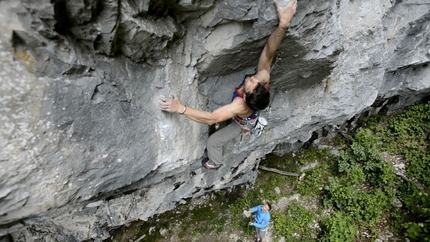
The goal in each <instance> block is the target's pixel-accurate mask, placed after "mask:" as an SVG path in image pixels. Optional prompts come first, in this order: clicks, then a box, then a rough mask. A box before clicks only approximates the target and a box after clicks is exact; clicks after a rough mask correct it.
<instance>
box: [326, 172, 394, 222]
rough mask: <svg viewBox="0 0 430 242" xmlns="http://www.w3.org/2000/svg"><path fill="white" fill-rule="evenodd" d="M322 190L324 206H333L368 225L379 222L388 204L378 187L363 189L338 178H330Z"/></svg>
mask: <svg viewBox="0 0 430 242" xmlns="http://www.w3.org/2000/svg"><path fill="white" fill-rule="evenodd" d="M324 190H325V194H324V197H323V204H324V206H325V207H326V208H331V207H335V208H337V209H339V210H340V211H342V212H344V213H345V214H348V215H349V216H351V217H352V218H354V220H356V221H363V222H364V223H367V224H369V225H373V224H375V223H377V222H379V221H380V218H381V214H382V212H383V211H384V209H386V208H387V206H388V199H387V197H386V196H385V194H384V193H383V192H382V191H380V190H379V189H373V190H369V191H363V190H361V189H357V187H356V186H351V185H349V184H347V183H345V182H341V181H340V180H339V179H338V178H330V179H329V183H328V184H327V185H326V186H325V187H324Z"/></svg>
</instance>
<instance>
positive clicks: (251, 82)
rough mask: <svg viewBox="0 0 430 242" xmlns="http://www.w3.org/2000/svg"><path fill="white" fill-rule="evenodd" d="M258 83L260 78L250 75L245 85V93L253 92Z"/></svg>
mask: <svg viewBox="0 0 430 242" xmlns="http://www.w3.org/2000/svg"><path fill="white" fill-rule="evenodd" d="M257 85H258V80H257V79H256V78H255V77H254V76H251V77H248V78H247V79H246V80H245V84H244V85H243V91H244V92H245V93H252V92H254V89H255V87H256V86H257Z"/></svg>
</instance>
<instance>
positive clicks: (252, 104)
mask: <svg viewBox="0 0 430 242" xmlns="http://www.w3.org/2000/svg"><path fill="white" fill-rule="evenodd" d="M245 94H246V98H245V100H246V105H248V107H249V108H250V109H252V110H264V109H265V108H267V106H269V103H270V92H269V90H267V89H266V88H265V87H264V86H263V85H262V84H261V83H258V84H257V86H256V87H255V89H254V91H253V92H245Z"/></svg>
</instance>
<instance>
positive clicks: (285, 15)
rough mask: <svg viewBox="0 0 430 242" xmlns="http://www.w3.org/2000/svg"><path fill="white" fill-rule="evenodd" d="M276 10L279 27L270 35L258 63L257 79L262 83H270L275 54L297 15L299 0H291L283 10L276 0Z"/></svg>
mask: <svg viewBox="0 0 430 242" xmlns="http://www.w3.org/2000/svg"><path fill="white" fill-rule="evenodd" d="M274 2H275V5H276V9H277V12H278V18H279V25H278V27H277V28H276V29H275V30H274V31H273V33H272V34H271V35H270V37H269V39H268V40H267V43H266V45H265V46H264V49H263V52H262V53H261V56H260V60H259V61H258V68H257V75H256V78H257V79H258V80H259V81H260V82H261V83H266V84H268V83H269V78H270V75H269V74H270V66H271V64H272V61H273V57H274V56H275V52H276V50H277V49H278V47H279V44H280V43H281V41H282V38H283V37H284V35H285V32H286V31H287V29H288V27H289V26H290V23H291V20H292V19H293V17H294V14H295V13H296V7H297V0H291V2H290V3H289V4H288V5H287V7H285V8H283V7H281V6H280V5H279V2H278V0H274Z"/></svg>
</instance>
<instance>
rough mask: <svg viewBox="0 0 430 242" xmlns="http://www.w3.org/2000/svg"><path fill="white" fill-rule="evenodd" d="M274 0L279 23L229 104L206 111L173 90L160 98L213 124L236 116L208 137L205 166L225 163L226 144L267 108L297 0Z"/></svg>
mask: <svg viewBox="0 0 430 242" xmlns="http://www.w3.org/2000/svg"><path fill="white" fill-rule="evenodd" d="M274 3H275V5H276V9H277V13H278V18H279V24H278V26H277V28H276V29H275V30H274V31H273V33H272V34H271V35H270V36H269V39H268V40H267V43H266V45H265V46H264V49H263V51H262V53H261V55H260V59H259V61H258V66H257V72H256V74H254V75H252V76H250V77H246V78H245V80H244V81H243V82H242V83H241V84H240V85H239V86H238V87H236V88H235V91H234V93H233V98H232V102H231V103H230V104H227V105H225V106H222V107H220V108H218V109H216V110H215V111H213V112H206V111H202V110H197V109H194V108H190V107H187V106H185V105H183V104H181V103H180V101H179V97H178V96H177V95H176V94H173V97H174V98H173V99H168V98H164V97H163V98H160V102H159V105H158V106H159V109H160V110H162V111H167V112H170V113H179V114H182V115H184V116H185V117H187V118H189V119H191V120H193V121H196V122H199V123H202V124H208V125H213V124H216V123H219V122H223V121H226V120H229V119H232V118H233V119H234V121H235V122H231V123H230V124H229V125H228V126H227V127H225V128H222V129H220V130H218V131H216V132H215V133H214V134H212V135H211V136H210V137H209V139H208V142H207V151H208V160H207V161H206V162H204V163H203V166H204V167H205V168H207V169H210V170H216V169H219V168H220V167H221V165H222V164H223V156H222V146H223V144H224V143H226V142H227V141H229V140H231V139H233V138H235V137H237V136H238V135H240V133H241V132H242V130H243V129H248V128H249V124H252V125H253V124H255V121H256V119H257V118H258V111H260V110H263V109H265V108H266V107H267V106H268V105H269V103H270V93H269V91H268V90H267V88H268V86H269V81H270V68H271V64H272V61H273V58H274V55H275V52H276V50H277V49H278V46H279V44H280V43H281V41H282V38H283V37H284V35H285V32H286V31H287V29H288V27H289V26H290V22H291V20H292V18H293V17H294V14H295V12H296V7H297V0H291V2H290V3H289V4H288V5H287V6H286V7H285V8H283V7H281V6H280V4H279V2H278V0H274Z"/></svg>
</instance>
